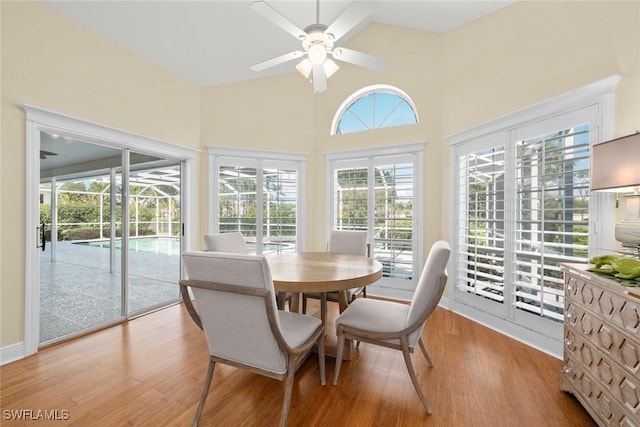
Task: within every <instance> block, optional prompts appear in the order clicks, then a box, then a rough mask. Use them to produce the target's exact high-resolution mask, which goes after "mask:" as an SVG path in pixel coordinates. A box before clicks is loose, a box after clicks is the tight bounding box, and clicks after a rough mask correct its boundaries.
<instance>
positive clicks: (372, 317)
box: [336, 298, 409, 333]
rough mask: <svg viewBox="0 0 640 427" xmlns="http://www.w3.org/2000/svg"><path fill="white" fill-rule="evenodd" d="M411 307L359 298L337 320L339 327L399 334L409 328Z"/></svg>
mask: <svg viewBox="0 0 640 427" xmlns="http://www.w3.org/2000/svg"><path fill="white" fill-rule="evenodd" d="M408 312H409V306H408V305H406V304H401V303H397V302H391V301H381V300H376V299H371V298H358V299H356V300H355V301H353V302H352V303H351V304H350V305H349V307H347V309H346V310H345V311H344V312H343V313H342V314H341V315H340V316H338V318H337V319H336V327H337V326H338V325H341V324H342V325H345V326H350V327H352V328H356V329H361V330H364V331H368V332H375V333H377V332H398V331H401V330H403V329H404V328H406V327H407V323H406V321H407V313H408Z"/></svg>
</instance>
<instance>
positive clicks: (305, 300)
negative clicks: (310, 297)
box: [302, 294, 307, 314]
mask: <svg viewBox="0 0 640 427" xmlns="http://www.w3.org/2000/svg"><path fill="white" fill-rule="evenodd" d="M302 314H307V296H306V295H305V294H302Z"/></svg>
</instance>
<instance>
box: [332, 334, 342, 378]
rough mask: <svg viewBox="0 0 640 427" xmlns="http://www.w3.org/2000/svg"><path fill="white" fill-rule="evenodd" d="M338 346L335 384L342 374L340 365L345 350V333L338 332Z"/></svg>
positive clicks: (334, 375) (334, 376)
mask: <svg viewBox="0 0 640 427" xmlns="http://www.w3.org/2000/svg"><path fill="white" fill-rule="evenodd" d="M337 344H338V348H337V349H336V370H335V372H334V374H333V384H334V385H335V384H338V376H339V375H340V367H341V366H342V352H343V351H344V333H343V332H342V331H339V332H338V343H337Z"/></svg>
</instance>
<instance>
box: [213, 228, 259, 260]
mask: <svg viewBox="0 0 640 427" xmlns="http://www.w3.org/2000/svg"><path fill="white" fill-rule="evenodd" d="M204 244H205V246H206V248H207V250H208V251H209V252H229V253H233V254H243V255H247V254H248V253H249V250H248V249H247V243H246V242H245V240H244V236H243V235H242V233H241V232H239V231H234V232H231V233H217V234H205V235H204Z"/></svg>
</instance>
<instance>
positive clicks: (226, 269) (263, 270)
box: [180, 252, 325, 426]
mask: <svg viewBox="0 0 640 427" xmlns="http://www.w3.org/2000/svg"><path fill="white" fill-rule="evenodd" d="M182 259H183V261H184V266H185V269H186V272H187V275H188V277H189V278H188V280H181V281H180V287H181V290H182V289H185V290H186V289H187V288H190V289H191V290H192V292H193V296H194V300H195V304H196V307H197V309H196V307H194V306H193V304H192V303H191V300H190V299H188V298H187V299H185V304H186V305H187V310H188V312H189V314H190V315H191V317H192V318H193V320H194V321H195V322H196V324H197V325H198V326H199V327H200V328H201V329H202V330H203V331H204V334H205V337H206V340H207V344H208V346H209V353H210V359H209V369H208V371H207V377H206V379H205V384H204V388H203V390H202V395H201V397H200V403H199V404H198V409H197V411H196V415H195V418H194V421H193V425H194V426H196V425H198V422H199V420H200V416H201V415H202V410H203V408H204V404H205V401H206V399H207V395H208V393H209V388H210V386H211V380H212V377H213V371H214V368H215V364H216V363H217V362H219V363H224V364H227V365H231V366H234V367H236V368H242V369H247V370H249V371H251V372H254V373H257V374H260V375H264V376H267V377H270V378H275V379H278V380H280V381H282V380H284V381H285V391H284V401H283V404H282V412H281V416H280V426H284V425H286V422H287V415H288V413H289V406H290V403H291V395H292V391H293V380H294V374H295V372H296V370H297V369H298V367H299V366H300V365H301V364H302V362H303V361H304V360H305V359H306V357H307V355H308V354H309V353H310V352H311V351H312V349H313V346H314V345H315V344H316V343H317V348H318V364H319V371H320V382H321V383H322V384H323V385H324V384H325V365H324V326H323V325H322V323H321V322H320V320H319V319H317V318H315V317H312V316H305V315H303V314H299V313H292V312H289V311H282V310H278V309H277V307H276V300H275V294H274V287H273V280H272V278H271V270H270V268H269V264H268V263H267V260H266V259H265V258H264V257H263V256H256V255H238V254H230V253H219V252H185V253H184V254H183V255H182ZM183 295H184V294H183Z"/></svg>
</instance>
